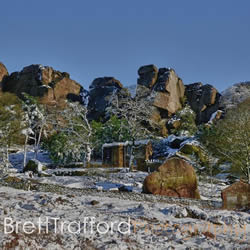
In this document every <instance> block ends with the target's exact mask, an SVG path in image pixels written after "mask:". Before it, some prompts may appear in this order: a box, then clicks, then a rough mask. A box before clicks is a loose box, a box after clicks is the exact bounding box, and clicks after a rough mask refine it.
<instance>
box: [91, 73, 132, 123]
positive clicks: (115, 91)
mask: <svg viewBox="0 0 250 250" xmlns="http://www.w3.org/2000/svg"><path fill="white" fill-rule="evenodd" d="M115 97H117V98H122V97H129V92H128V91H127V89H125V88H123V85H122V84H121V82H120V81H118V80H117V79H115V78H114V77H99V78H96V79H95V80H94V81H93V82H92V84H91V85H90V87H89V103H88V110H89V114H88V118H89V119H90V120H103V119H105V115H106V108H107V107H108V106H109V104H110V103H111V101H112V100H114V98H115Z"/></svg>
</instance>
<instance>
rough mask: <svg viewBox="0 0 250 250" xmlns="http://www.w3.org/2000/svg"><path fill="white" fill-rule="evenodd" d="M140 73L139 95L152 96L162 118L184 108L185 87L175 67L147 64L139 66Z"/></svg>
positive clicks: (138, 82)
mask: <svg viewBox="0 0 250 250" xmlns="http://www.w3.org/2000/svg"><path fill="white" fill-rule="evenodd" d="M138 74H139V78H138V81H137V84H138V85H137V93H136V94H137V96H139V97H145V98H148V99H150V98H151V100H152V104H153V105H154V106H155V107H156V108H157V109H158V112H159V113H160V116H161V118H166V117H168V116H170V115H172V114H174V113H175V112H176V111H177V110H179V109H181V108H182V99H183V97H184V91H185V87H184V85H183V82H182V80H181V79H180V78H179V77H178V76H177V75H176V73H175V71H174V70H173V69H169V68H160V69H159V70H158V69H157V68H156V66H154V65H146V66H142V67H141V68H139V70H138ZM149 97H150V98H149Z"/></svg>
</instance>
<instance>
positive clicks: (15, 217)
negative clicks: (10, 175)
mask: <svg viewBox="0 0 250 250" xmlns="http://www.w3.org/2000/svg"><path fill="white" fill-rule="evenodd" d="M0 197H1V198H0V199H1V203H0V242H1V243H0V247H1V249H11V248H10V247H12V248H14V247H16V249H18V248H17V247H19V249H22V247H23V249H38V248H39V249H41V248H43V249H51V250H52V249H235V248H238V249H246V248H247V247H248V246H249V245H248V243H249V239H250V215H249V214H247V213H243V212H233V211H224V210H205V209H200V208H198V207H196V206H182V205H175V204H167V203H153V202H137V201H131V200H124V199H118V198H107V197H105V196H103V197H100V196H96V197H95V196H88V195H83V196H74V195H57V194H54V193H42V192H33V191H21V190H15V189H12V188H6V187H0ZM39 218H40V225H39ZM55 218H58V219H57V221H56V222H57V226H55ZM90 218H92V219H90ZM46 220H48V223H47V222H46ZM91 220H92V224H91ZM14 221H15V223H14ZM28 221H30V222H31V223H29V226H30V227H29V228H28V224H27V223H28ZM25 222H26V224H24V223H25ZM32 223H33V224H32ZM14 225H15V227H14ZM17 225H18V226H17ZM47 225H48V226H47ZM112 225H113V226H112ZM16 226H17V228H16ZM46 228H47V229H46ZM4 229H5V230H6V232H5V233H4ZM46 230H47V231H46ZM11 231H13V233H12V234H11ZM31 231H33V232H32V233H31V234H28V233H27V232H31ZM14 232H16V233H14ZM1 244H2V246H1ZM8 247H9V248H8Z"/></svg>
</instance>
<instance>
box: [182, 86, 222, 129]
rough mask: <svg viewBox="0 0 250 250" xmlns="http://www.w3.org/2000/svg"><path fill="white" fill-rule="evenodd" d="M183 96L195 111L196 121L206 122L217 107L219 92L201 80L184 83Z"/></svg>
mask: <svg viewBox="0 0 250 250" xmlns="http://www.w3.org/2000/svg"><path fill="white" fill-rule="evenodd" d="M185 96H186V97H187V101H188V103H189V105H190V106H191V108H192V110H193V111H194V112H195V113H196V123H197V124H201V123H207V122H208V121H209V120H210V118H211V115H212V114H213V113H214V112H216V111H217V110H218V109H219V101H220V96H221V95H220V94H219V92H218V91H217V90H216V89H215V88H214V87H213V86H212V85H209V84H205V85H203V84H202V83H201V82H198V83H193V84H189V85H186V89H185Z"/></svg>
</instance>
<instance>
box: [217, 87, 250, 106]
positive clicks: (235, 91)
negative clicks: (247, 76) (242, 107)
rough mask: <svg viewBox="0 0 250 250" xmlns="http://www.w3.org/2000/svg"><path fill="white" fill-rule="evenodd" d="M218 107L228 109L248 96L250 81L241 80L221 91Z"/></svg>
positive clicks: (249, 96)
mask: <svg viewBox="0 0 250 250" xmlns="http://www.w3.org/2000/svg"><path fill="white" fill-rule="evenodd" d="M221 95H222V96H221V99H220V107H221V108H223V109H229V108H233V107H235V106H237V105H238V104H239V103H241V102H243V101H245V100H246V99H248V98H250V82H242V83H237V84H235V85H233V86H232V87H230V88H228V89H226V90H225V91H223V92H222V94H221Z"/></svg>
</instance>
